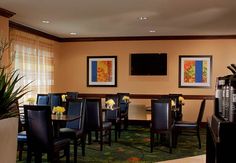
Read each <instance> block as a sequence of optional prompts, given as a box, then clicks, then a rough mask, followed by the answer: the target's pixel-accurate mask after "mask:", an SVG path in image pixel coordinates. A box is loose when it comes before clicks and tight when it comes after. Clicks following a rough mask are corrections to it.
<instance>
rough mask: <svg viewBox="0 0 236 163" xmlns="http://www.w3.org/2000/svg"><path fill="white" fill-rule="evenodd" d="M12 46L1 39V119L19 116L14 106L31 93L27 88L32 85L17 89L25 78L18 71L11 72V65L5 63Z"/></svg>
mask: <svg viewBox="0 0 236 163" xmlns="http://www.w3.org/2000/svg"><path fill="white" fill-rule="evenodd" d="M10 46H11V42H8V41H7V40H6V39H2V38H1V37H0V119H4V118H9V117H15V116H17V115H18V110H17V109H16V107H14V104H16V103H17V102H18V100H19V99H20V98H21V97H22V96H24V95H25V94H26V93H28V92H29V91H27V87H28V85H29V84H30V83H29V84H27V85H25V86H20V87H18V88H16V85H17V83H18V82H19V81H20V80H21V79H22V78H23V77H21V76H20V75H19V73H18V71H17V70H13V71H10V70H9V69H10V65H11V63H10V64H8V65H4V63H3V56H4V55H5V54H6V51H7V50H8V49H9V48H10Z"/></svg>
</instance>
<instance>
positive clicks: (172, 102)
mask: <svg viewBox="0 0 236 163" xmlns="http://www.w3.org/2000/svg"><path fill="white" fill-rule="evenodd" d="M171 107H172V108H173V107H175V102H174V100H171Z"/></svg>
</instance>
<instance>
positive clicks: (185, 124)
mask: <svg viewBox="0 0 236 163" xmlns="http://www.w3.org/2000/svg"><path fill="white" fill-rule="evenodd" d="M174 126H175V127H185V128H188V127H189V128H195V127H197V123H194V122H188V121H176V122H175V124H174Z"/></svg>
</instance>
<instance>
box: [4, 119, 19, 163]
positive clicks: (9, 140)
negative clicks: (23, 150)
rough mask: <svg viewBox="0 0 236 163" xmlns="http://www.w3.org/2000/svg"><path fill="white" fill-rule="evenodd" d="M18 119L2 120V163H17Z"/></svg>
mask: <svg viewBox="0 0 236 163" xmlns="http://www.w3.org/2000/svg"><path fill="white" fill-rule="evenodd" d="M17 133H18V118H6V119H2V120H0V158H1V162H2V163H15V162H16V156H17V155H16V153H17Z"/></svg>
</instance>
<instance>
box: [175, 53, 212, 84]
mask: <svg viewBox="0 0 236 163" xmlns="http://www.w3.org/2000/svg"><path fill="white" fill-rule="evenodd" d="M211 78H212V56H211V55H180V56H179V88H210V87H211Z"/></svg>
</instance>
